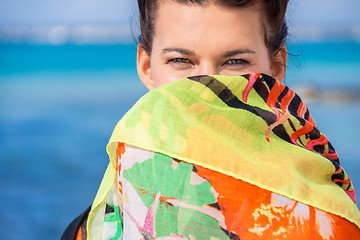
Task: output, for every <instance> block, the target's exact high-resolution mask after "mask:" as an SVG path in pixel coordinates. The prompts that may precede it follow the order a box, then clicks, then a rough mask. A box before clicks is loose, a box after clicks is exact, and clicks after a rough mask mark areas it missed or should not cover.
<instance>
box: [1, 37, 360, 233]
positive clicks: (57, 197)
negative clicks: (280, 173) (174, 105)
mask: <svg viewBox="0 0 360 240" xmlns="http://www.w3.org/2000/svg"><path fill="white" fill-rule="evenodd" d="M288 50H289V52H290V53H291V54H293V55H299V56H293V57H290V59H289V62H290V64H289V67H288V74H287V77H286V83H287V84H288V85H289V86H290V87H291V88H294V89H295V90H297V89H298V90H299V91H300V90H301V89H303V88H304V87H306V88H309V86H310V87H311V89H313V90H314V91H320V92H321V93H322V94H325V95H326V94H327V93H332V92H333V91H335V90H336V91H341V92H342V93H345V94H352V95H353V98H351V99H352V100H351V101H349V100H347V99H345V100H344V99H343V98H335V99H332V98H331V96H332V95H331V94H330V101H328V100H326V101H325V100H324V99H322V98H315V99H310V100H311V101H310V102H309V103H308V106H309V108H310V110H311V112H312V115H313V117H314V119H315V121H316V122H317V125H318V126H319V128H320V130H321V131H323V132H324V133H325V135H326V136H327V137H328V138H329V139H330V141H331V142H332V144H333V145H334V147H335V149H336V150H337V151H338V154H339V155H340V160H341V161H342V165H343V167H344V168H345V169H346V170H347V172H348V174H349V175H350V177H351V179H352V180H353V182H354V184H355V187H356V190H357V192H358V193H359V192H360V152H359V151H358V146H359V145H360V140H359V137H358V136H359V133H360V125H359V124H358V119H360V101H359V89H360V81H359V79H358V76H357V70H358V69H360V60H359V58H358V56H359V55H360V43H356V42H318V43H291V44H289V47H288ZM135 54H136V46H135V45H132V44H130V45H127V44H123V45H121V44H119V45H105V46H98V45H61V46H47V45H30V44H0V176H1V177H0V187H1V190H2V193H1V195H0V206H1V207H0V239H9V240H11V239H29V240H30V239H59V238H60V236H61V234H62V232H63V231H64V229H65V228H66V227H67V225H68V224H69V223H70V222H71V221H72V220H73V219H74V218H75V217H76V216H77V215H78V214H80V213H81V212H82V211H83V210H85V209H86V208H87V207H88V206H89V205H90V204H91V202H92V200H93V198H94V197H95V194H96V191H97V189H98V186H99V184H100V181H101V179H102V176H103V173H104V171H105V169H106V166H107V164H108V157H107V155H106V151H105V147H106V144H107V141H108V139H109V137H110V135H111V132H112V130H113V128H114V126H115V124H116V123H117V121H118V120H119V119H120V118H121V117H122V116H123V115H124V113H125V112H126V111H127V110H128V109H129V108H130V107H131V106H132V105H133V104H134V103H135V102H136V101H137V100H138V99H139V98H140V97H141V96H142V95H143V94H145V93H146V92H147V90H146V89H145V87H143V86H142V84H141V83H140V81H139V80H138V78H137V74H136V63H135V60H136V59H135V56H136V55H135ZM325 99H328V98H325Z"/></svg>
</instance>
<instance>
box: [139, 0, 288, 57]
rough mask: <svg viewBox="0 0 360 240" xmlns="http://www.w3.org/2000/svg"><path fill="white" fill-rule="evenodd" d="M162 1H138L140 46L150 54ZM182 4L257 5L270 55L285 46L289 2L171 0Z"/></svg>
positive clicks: (241, 6) (285, 0)
mask: <svg viewBox="0 0 360 240" xmlns="http://www.w3.org/2000/svg"><path fill="white" fill-rule="evenodd" d="M161 1H164V0H138V6H139V17H140V31H141V35H140V37H139V44H140V46H141V47H142V48H143V49H144V50H145V51H146V52H147V53H148V54H151V50H152V40H153V34H154V25H155V18H156V11H157V9H158V4H159V2H161ZM171 1H175V2H178V3H183V4H195V5H205V4H208V3H215V4H218V5H220V6H225V7H239V8H244V7H249V6H254V5H258V4H260V5H258V6H260V7H261V9H260V11H261V14H262V16H263V18H264V22H263V24H264V27H265V31H264V32H265V33H264V40H265V45H266V46H267V48H268V49H269V50H270V52H271V53H276V52H277V51H279V50H280V48H281V46H282V45H283V44H285V42H286V38H287V35H288V28H287V24H286V19H285V14H286V9H287V5H288V2H289V0H171Z"/></svg>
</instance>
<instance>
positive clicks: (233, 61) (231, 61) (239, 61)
mask: <svg viewBox="0 0 360 240" xmlns="http://www.w3.org/2000/svg"><path fill="white" fill-rule="evenodd" d="M244 63H249V62H248V61H246V60H244V59H241V58H234V59H229V60H228V61H226V63H225V64H231V65H239V64H244Z"/></svg>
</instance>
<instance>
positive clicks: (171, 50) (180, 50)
mask: <svg viewBox="0 0 360 240" xmlns="http://www.w3.org/2000/svg"><path fill="white" fill-rule="evenodd" d="M162 52H163V53H167V52H177V53H180V54H183V55H190V56H193V55H195V53H194V52H192V51H190V50H187V49H183V48H164V49H163V50H162Z"/></svg>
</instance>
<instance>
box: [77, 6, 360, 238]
mask: <svg viewBox="0 0 360 240" xmlns="http://www.w3.org/2000/svg"><path fill="white" fill-rule="evenodd" d="M287 3H288V1H286V0H274V1H265V0H263V1H256V0H212V1H211V0H208V1H207V0H157V1H148V0H138V4H139V12H140V27H141V38H140V43H139V46H138V55H137V66H138V74H139V77H140V79H141V81H142V82H143V83H144V84H145V86H146V87H147V88H148V89H149V90H151V91H150V93H148V94H147V95H146V96H144V97H143V98H142V99H140V100H139V102H138V103H137V104H136V105H135V106H134V107H133V108H132V109H131V110H130V111H129V112H128V113H127V114H126V115H125V116H124V118H123V119H122V120H121V121H120V122H119V124H118V125H117V127H116V128H115V130H114V133H113V136H112V138H111V139H110V143H109V145H108V153H109V156H110V160H111V163H110V164H109V167H108V169H107V172H106V174H105V176H104V179H103V182H102V184H101V186H100V189H99V192H98V194H97V196H96V198H95V200H94V203H93V205H92V209H91V211H90V214H89V216H87V213H85V214H84V215H82V217H80V218H78V220H77V223H76V224H73V225H72V227H73V228H74V229H79V230H78V231H76V232H77V238H78V239H86V237H88V238H89V239H122V238H125V239H348V238H349V237H352V238H353V239H360V229H359V226H360V214H359V211H358V209H357V207H356V205H355V201H356V200H355V193H354V190H353V187H352V184H351V181H350V179H349V178H348V177H347V175H346V173H345V172H344V170H343V169H342V168H341V167H340V165H339V161H338V157H337V155H336V152H335V150H334V149H333V148H332V146H331V144H330V143H329V142H328V140H327V139H326V137H325V136H324V135H323V134H322V133H320V132H319V131H318V130H317V129H316V127H315V123H314V122H313V120H312V118H311V115H310V114H309V111H308V109H307V107H306V106H305V105H304V104H303V102H302V101H301V100H300V98H299V97H298V96H297V95H296V94H295V93H294V92H293V91H292V90H291V89H289V88H287V87H286V86H284V85H283V84H281V82H282V81H283V79H284V77H285V71H286V48H285V40H286V35H287V27H286V22H285V20H284V17H285V13H286V8H287ZM255 72H261V73H263V74H255ZM244 74H247V75H244ZM208 75H213V76H208ZM220 75H221V76H220ZM222 75H226V77H225V76H222ZM240 75H243V76H240ZM191 76H195V77H191ZM196 76H197V77H196ZM231 76H238V77H231ZM186 77H188V78H186ZM184 78H185V79H184ZM177 79H181V80H177ZM175 80H177V81H175ZM170 82H171V83H170ZM162 85H164V86H162ZM159 86H161V87H159ZM158 87H159V88H158ZM329 199H331V201H329ZM79 225H81V227H79V228H78V226H79ZM74 226H75V227H74Z"/></svg>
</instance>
